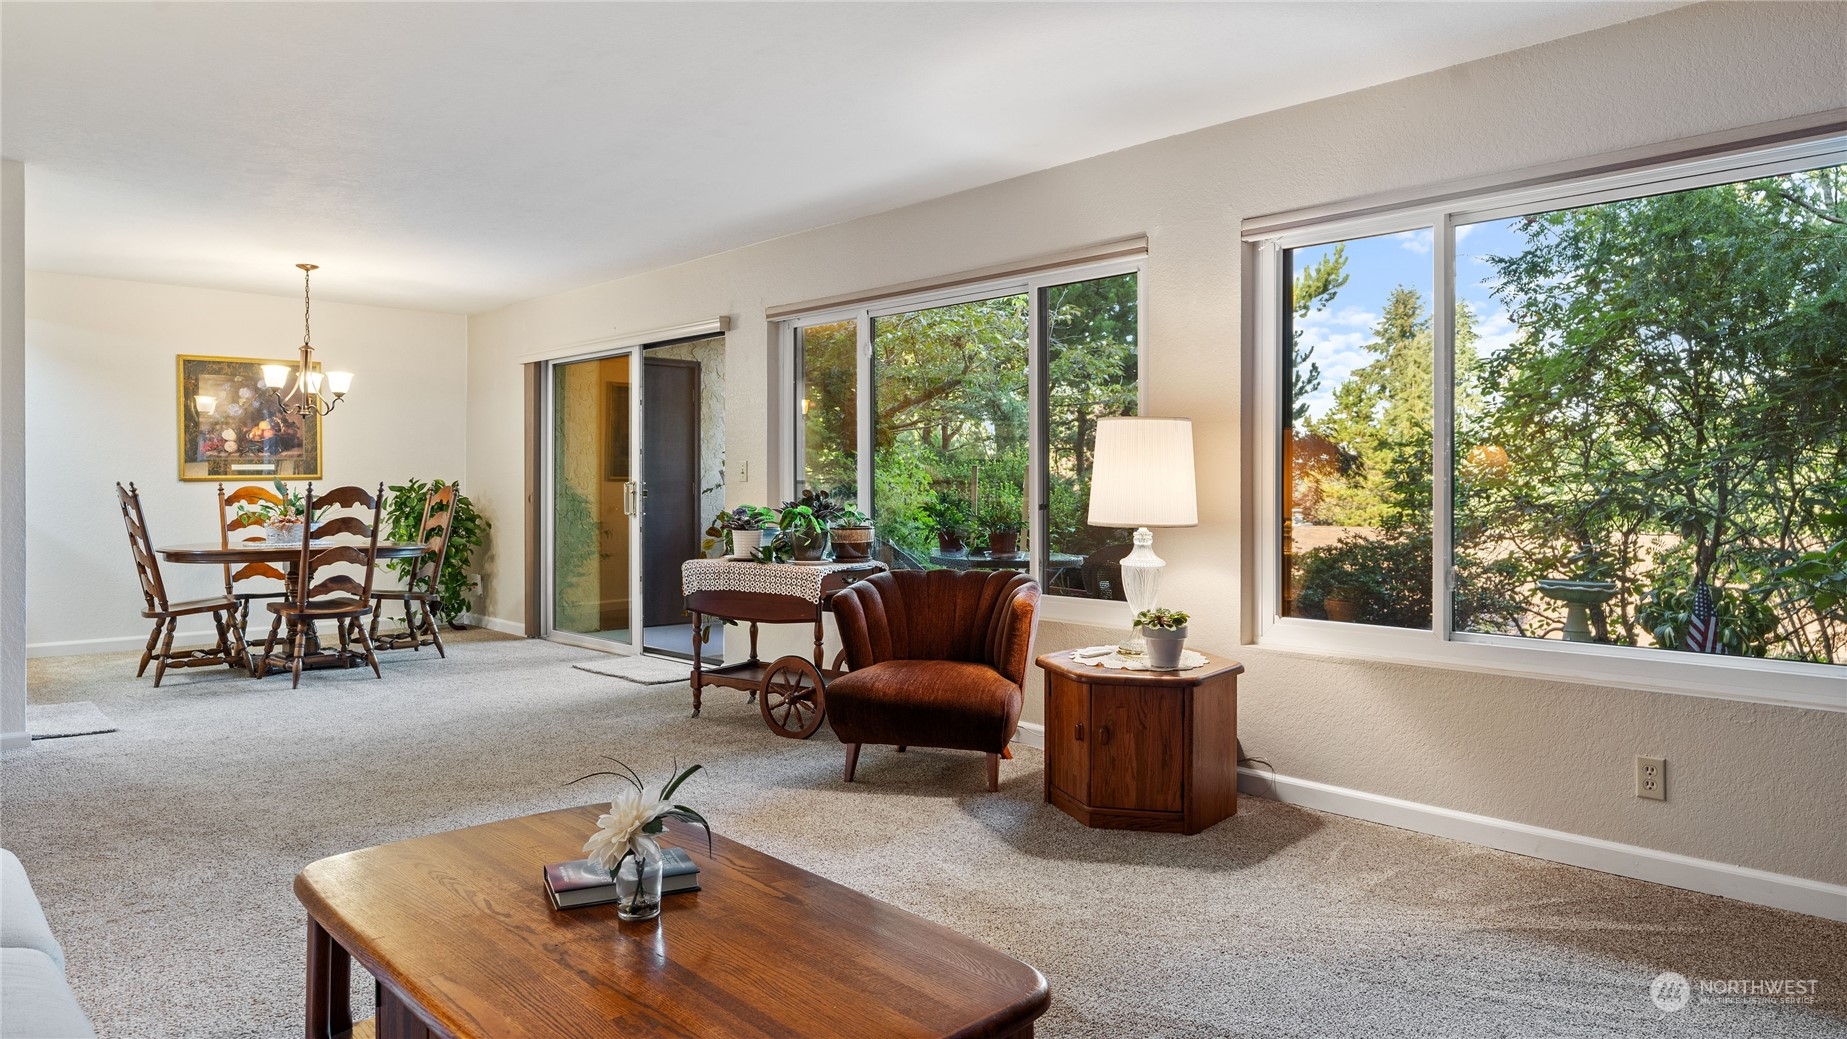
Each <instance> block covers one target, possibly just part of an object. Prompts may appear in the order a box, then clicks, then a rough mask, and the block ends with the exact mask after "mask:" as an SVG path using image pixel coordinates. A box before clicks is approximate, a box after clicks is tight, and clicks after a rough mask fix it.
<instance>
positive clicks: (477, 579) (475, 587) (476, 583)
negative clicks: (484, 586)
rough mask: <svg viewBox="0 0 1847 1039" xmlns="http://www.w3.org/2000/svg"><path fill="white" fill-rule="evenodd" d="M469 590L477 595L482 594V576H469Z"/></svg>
mask: <svg viewBox="0 0 1847 1039" xmlns="http://www.w3.org/2000/svg"><path fill="white" fill-rule="evenodd" d="M468 590H469V591H470V592H472V593H473V594H475V595H480V594H481V575H480V574H469V575H468Z"/></svg>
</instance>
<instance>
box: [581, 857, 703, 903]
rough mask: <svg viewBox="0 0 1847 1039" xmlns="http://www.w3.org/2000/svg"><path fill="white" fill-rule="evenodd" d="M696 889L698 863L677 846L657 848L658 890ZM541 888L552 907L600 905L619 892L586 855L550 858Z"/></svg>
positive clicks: (618, 895) (607, 875)
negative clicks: (551, 861) (582, 856)
mask: <svg viewBox="0 0 1847 1039" xmlns="http://www.w3.org/2000/svg"><path fill="white" fill-rule="evenodd" d="M697 890H699V865H698V864H697V863H695V862H694V861H693V857H692V856H691V855H688V854H686V852H685V851H683V850H681V849H679V848H662V849H661V894H662V895H672V894H676V893H678V892H681V891H697ZM545 892H546V894H548V895H550V896H551V899H552V908H554V909H577V908H580V907H582V906H600V905H602V904H603V903H605V902H614V901H616V900H617V899H619V898H621V897H622V896H621V895H620V894H619V893H618V892H617V890H616V881H615V878H613V877H611V876H610V875H609V871H608V870H606V869H604V868H603V867H602V865H601V864H600V863H596V862H592V861H590V860H589V859H577V860H574V861H572V862H554V863H552V864H551V865H549V866H547V867H545Z"/></svg>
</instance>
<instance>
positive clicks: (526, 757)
mask: <svg viewBox="0 0 1847 1039" xmlns="http://www.w3.org/2000/svg"><path fill="white" fill-rule="evenodd" d="M593 659H594V656H593V655H592V654H589V653H587V652H586V651H581V650H574V649H568V648H565V647H560V646H556V645H551V644H547V643H540V642H524V641H486V640H482V639H473V640H470V639H458V640H457V641H456V642H455V643H454V644H453V645H452V648H451V650H450V654H449V659H448V660H447V661H442V660H438V659H437V658H436V656H435V654H433V653H429V652H424V653H420V654H411V653H408V652H399V653H391V654H387V655H385V658H384V660H385V665H384V666H385V675H386V680H385V681H382V682H381V681H377V680H375V679H373V678H372V677H371V675H370V673H369V672H358V671H354V672H344V673H322V674H314V675H308V676H304V678H303V681H302V688H301V689H300V690H299V691H297V692H291V691H290V690H289V687H288V683H287V682H285V681H280V680H276V679H271V680H268V681H265V682H253V681H250V680H249V679H246V678H239V677H237V676H235V675H232V674H230V673H228V672H218V671H197V670H195V671H185V672H180V673H179V674H176V675H173V676H172V677H170V678H169V679H168V680H167V683H166V684H165V686H164V687H163V688H161V689H159V690H156V689H154V688H153V687H152V685H151V683H149V682H148V681H146V680H142V681H136V680H135V679H133V678H132V677H131V676H132V673H133V658H132V657H130V656H126V655H116V656H107V657H86V658H57V659H47V660H38V661H33V662H32V674H31V677H32V683H33V696H34V698H35V699H38V700H41V701H42V702H47V703H49V702H63V701H75V700H91V701H94V702H95V703H96V704H97V705H98V706H99V707H100V708H101V709H102V710H104V711H105V712H106V713H107V714H108V715H109V717H110V718H111V719H112V720H114V721H115V723H116V724H117V725H118V726H119V727H120V731H119V732H116V733H112V734H109V735H106V736H97V737H89V738H84V739H67V740H49V741H41V742H40V743H38V744H36V745H35V746H34V747H33V748H32V750H31V751H30V752H27V753H26V754H24V755H22V756H20V757H18V758H16V759H13V760H9V761H8V762H7V763H6V764H5V767H4V769H3V770H0V795H3V797H4V819H3V822H4V839H5V843H6V844H7V846H9V847H11V848H13V849H14V850H15V851H17V852H18V854H19V855H20V857H21V858H22V859H23V860H24V861H25V863H26V867H27V869H28V870H30V871H31V872H32V874H33V876H34V877H35V878H36V883H37V887H38V890H39V893H40V896H41V897H42V898H43V900H44V902H45V906H46V912H47V914H48V915H49V916H50V918H51V923H52V926H53V927H54V928H55V929H56V930H57V932H58V934H59V935H60V936H61V937H62V938H63V940H64V943H65V946H66V948H67V950H68V952H69V959H70V972H71V981H72V984H73V985H74V986H75V988H76V991H77V994H78V996H79V998H80V999H82V1001H83V1003H84V1005H85V1007H86V1008H87V1009H88V1010H89V1011H90V1013H91V1014H92V1015H93V1016H94V1017H95V1019H96V1023H97V1026H98V1029H99V1031H100V1032H101V1033H102V1034H103V1035H104V1036H108V1037H117V1039H130V1037H133V1039H155V1037H162V1036H212V1037H218V1036H224V1037H230V1036H277V1037H282V1036H290V1037H293V1036H298V1035H300V1034H301V1028H302V1025H301V1019H302V1018H301V1015H302V982H303V977H302V976H303V916H302V912H301V909H300V907H299V906H298V905H297V904H296V902H295V900H294V898H293V896H292V894H291V893H290V889H289V883H290V879H291V878H292V876H293V874H294V873H295V871H296V870H298V869H299V868H300V867H301V866H302V865H304V864H306V863H308V862H311V861H313V860H314V859H317V858H320V857H322V856H325V855H330V854H333V853H336V852H341V851H347V850H350V849H353V848H358V847H364V846H366V845H371V844H377V843H380V842H384V841H390V840H395V839H399V838H403V837H409V836H413V835H416V834H422V833H429V832H433V831H438V830H443V829H448V828H452V827H457V826H463V825H467V824H471V823H477V822H484V821H488V820H492V819H499V818H505V817H508V816H514V815H519V814H523V813H527V812H534V811H539V810H542V809H548V808H554V807H559V806H564V805H570V804H577V803H583V802H587V801H590V800H594V799H595V791H594V790H593V789H588V788H587V787H586V786H577V787H571V788H569V789H567V788H566V787H565V783H566V782H567V781H568V780H571V779H573V778H576V777H577V776H579V775H582V774H584V773H586V772H589V771H592V770H594V769H596V768H598V767H599V766H600V765H601V764H602V762H601V759H600V755H604V754H609V755H614V756H616V757H620V758H622V759H624V760H626V761H628V762H629V763H631V764H633V765H635V766H636V767H637V768H639V769H640V770H641V771H642V772H643V773H644V774H646V775H648V776H649V777H650V778H655V777H660V776H662V775H663V774H664V773H665V771H666V770H667V769H668V767H669V766H670V764H671V763H672V761H674V760H675V759H676V758H677V759H678V760H679V761H681V762H693V761H697V762H703V763H705V764H706V765H707V771H706V772H704V773H701V774H700V775H699V776H698V777H697V778H695V779H694V780H693V781H692V782H691V783H690V784H689V785H688V786H687V787H686V788H685V789H684V791H683V793H684V797H685V798H686V800H687V801H688V802H689V803H691V804H693V805H695V806H697V807H699V808H701V809H702V810H704V811H705V812H706V814H707V815H708V816H710V817H711V819H712V820H713V823H714V825H715V826H716V827H718V828H719V829H720V830H722V831H723V832H725V833H727V834H729V835H731V836H732V837H734V838H737V839H739V840H742V841H744V842H746V843H749V844H752V845H755V846H756V847H758V848H761V849H763V850H764V851H767V852H769V853H771V854H774V855H779V856H782V857H784V858H787V859H789V860H791V861H793V862H795V863H797V864H799V865H801V866H804V867H807V868H809V869H812V870H814V871H816V872H818V873H821V874H823V875H825V876H828V877H831V878H832V879H834V880H837V881H840V882H841V883H844V884H848V885H851V886H853V887H856V888H859V889H861V890H864V891H867V892H869V893H871V894H873V895H875V896H877V897H879V898H883V899H886V900H888V901H890V902H893V903H895V904H897V905H900V906H903V907H904V908H906V909H909V910H912V911H913V912H917V913H920V914H922V915H924V916H926V917H929V918H931V919H933V920H937V921H940V922H942V923H944V924H947V925H948V926H950V927H953V928H955V929H956V930H958V931H961V932H962V933H964V934H968V935H971V936H974V937H976V938H979V939H981V940H983V941H986V942H989V943H991V944H993V945H995V946H997V947H999V948H1001V949H1004V950H1006V951H1007V952H1009V953H1011V954H1013V955H1015V956H1018V957H1020V958H1021V959H1024V960H1026V961H1028V962H1030V963H1032V964H1034V965H1036V966H1038V967H1039V968H1040V969H1041V970H1042V971H1044V972H1045V974H1046V976H1047V977H1048V978H1049V979H1050V981H1051V987H1052V999H1053V1003H1052V1009H1051V1011H1050V1013H1048V1014H1047V1015H1046V1017H1045V1018H1044V1019H1043V1020H1042V1021H1041V1023H1040V1031H1039V1034H1040V1035H1041V1036H1044V1037H1048V1039H1056V1037H1065V1036H1096V1037H1109V1039H1119V1037H1180V1036H1257V1037H1282V1036H1303V1037H1307V1036H1355V1037H1374V1036H1488V1035H1492V1036H1627V1035H1680V1036H1745V1035H1755V1036H1824V1035H1833V1036H1838V1035H1842V1034H1847V926H1844V925H1840V924H1833V923H1827V922H1824V921H1820V920H1816V919H1812V918H1808V917H1802V916H1797V915H1794V914H1790V913H1783V912H1778V911H1775V910H1768V909H1760V908H1755V907H1752V906H1747V905H1743V904H1740V903H1736V902H1730V901H1726V900H1724V899H1719V898H1713V897H1709V896H1704V895H1696V894H1689V893H1686V892H1681V891H1676V890H1673V889H1669V888H1662V887H1655V886H1652V885H1648V884H1643V883H1639V882H1636V881H1630V880H1623V879H1620V878H1617V877H1611V876H1607V875H1604V874H1599V873H1593V872H1589V871H1584V870H1578V869H1573V868H1571V867H1566V866H1559V865H1555V864H1551V863H1547V862H1542V861H1539V860H1535V859H1527V858H1522V857H1519V856H1515V855H1509V854H1504V853H1501V852H1494V851H1488V850H1484V849H1480V848H1476V847H1473V846H1470V845H1467V844H1460V843H1456V842H1452V841H1445V840H1440V839H1437V838H1433V837H1426V836H1423V835H1420V834H1415V833H1410V832H1407V831H1403V830H1395V829H1391V828H1389V827H1384V826H1377V825H1372V824H1369V823H1362V822H1356V821H1353V820H1349V819H1343V818H1340V817H1338V816H1329V815H1321V814H1318V813H1315V812H1311V811H1306V810H1302V809H1298V808H1292V807H1288V806H1285V805H1280V804H1276V803H1274V802H1269V801H1264V800H1259V799H1256V798H1246V799H1245V800H1244V801H1243V802H1242V805H1241V809H1242V810H1241V811H1240V814H1239V815H1238V816H1237V817H1236V818H1234V819H1231V820H1228V821H1227V822H1225V823H1222V824H1220V825H1219V826H1217V827H1215V828H1213V829H1212V830H1210V831H1208V832H1206V833H1204V834H1200V835H1198V836H1196V837H1176V836H1162V835H1144V834H1133V833H1109V832H1101V831H1091V830H1086V829H1084V828H1082V827H1080V826H1079V825H1077V824H1076V823H1075V822H1073V821H1072V820H1070V819H1068V818H1066V817H1065V816H1064V815H1062V814H1060V813H1058V812H1056V811H1054V810H1052V809H1050V808H1049V807H1048V806H1046V805H1044V804H1043V803H1041V799H1040V792H1041V786H1040V784H1041V777H1042V772H1041V766H1042V758H1041V757H1040V756H1039V755H1038V754H1036V753H1032V752H1027V753H1022V754H1021V755H1020V757H1019V759H1018V760H1016V761H1012V762H1005V763H1003V765H1002V781H1003V786H1002V790H1001V792H1000V793H998V794H989V793H987V792H986V790H985V788H984V783H983V764H982V759H981V758H980V756H979V755H973V754H952V753H947V752H932V751H914V752H912V753H909V754H905V755H896V754H893V753H891V752H890V751H886V750H868V752H867V755H866V757H865V758H864V759H862V761H861V763H860V769H859V773H860V779H861V782H859V783H856V784H854V785H852V786H846V785H844V784H842V783H841V782H840V781H839V769H840V746H839V744H838V743H837V742H835V741H834V740H833V738H832V737H831V735H830V734H829V733H828V732H827V731H826V730H825V729H824V730H823V731H822V732H821V733H819V734H817V736H816V737H815V738H814V739H813V740H811V741H808V742H806V743H797V742H793V741H790V740H785V739H780V738H777V737H774V736H772V735H771V734H770V733H769V732H768V731H767V730H765V728H764V727H763V724H762V722H761V721H760V720H759V719H758V717H757V712H756V709H755V708H754V707H747V706H746V705H745V703H744V697H743V694H741V693H733V692H730V691H723V690H720V691H715V692H714V693H712V694H711V695H709V696H708V697H707V701H706V711H705V715H704V717H702V718H697V719H694V718H691V717H689V713H690V712H689V701H690V695H689V692H688V690H687V689H686V687H685V686H684V685H662V686H652V687H640V686H634V685H629V684H626V683H621V682H614V681H611V680H610V679H608V678H603V677H599V676H596V675H592V674H587V673H585V672H582V671H578V670H576V669H574V668H573V666H572V665H573V664H575V663H582V662H586V661H590V660H593ZM536 872H537V871H536V869H535V875H536ZM533 897H535V898H537V897H540V896H539V893H538V892H537V890H536V889H535V891H534V895H533ZM764 969H765V970H766V971H769V972H774V973H775V974H776V975H777V976H778V977H786V976H787V973H788V972H789V971H790V970H791V969H793V970H795V971H796V972H798V974H799V971H801V970H808V969H823V966H822V965H813V964H798V965H792V966H791V965H782V964H774V965H772V964H766V965H765V968H764ZM1668 970H1672V971H1678V972H1679V973H1681V974H1684V975H1686V976H1687V977H1689V978H1692V979H1696V980H1697V979H1733V978H1736V979H1764V978H1818V979H1820V982H1821V984H1820V997H1821V1001H1820V1002H1818V1003H1816V1004H1812V1005H1790V1004H1783V1003H1777V1002H1774V1001H1770V1000H1765V999H1756V998H1746V999H1742V1000H1739V1001H1737V1002H1731V1003H1727V1002H1721V1001H1718V1000H1714V999H1711V998H1704V997H1701V996H1698V995H1696V996H1695V997H1694V1001H1693V1003H1692V1004H1691V1005H1690V1006H1688V1007H1687V1008H1686V1009H1683V1010H1680V1011H1678V1012H1675V1013H1672V1014H1665V1015H1664V1014H1663V1013H1662V1012H1661V1011H1660V1010H1658V1009H1657V1008H1656V1007H1655V1005H1654V1004H1653V1003H1652V1002H1651V1001H1650V999H1649V994H1648V988H1649V983H1650V981H1651V980H1652V979H1654V978H1655V976H1656V975H1658V974H1660V973H1661V972H1663V971H1668ZM356 987H358V988H362V989H363V985H356ZM586 1039H591V1037H586Z"/></svg>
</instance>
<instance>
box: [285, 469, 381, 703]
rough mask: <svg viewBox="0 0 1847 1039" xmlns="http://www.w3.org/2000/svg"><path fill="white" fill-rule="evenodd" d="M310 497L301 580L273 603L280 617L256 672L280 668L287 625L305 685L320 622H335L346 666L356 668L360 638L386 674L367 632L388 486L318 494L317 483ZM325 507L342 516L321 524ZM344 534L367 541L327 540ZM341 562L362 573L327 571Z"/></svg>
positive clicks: (297, 682) (290, 660)
mask: <svg viewBox="0 0 1847 1039" xmlns="http://www.w3.org/2000/svg"><path fill="white" fill-rule="evenodd" d="M305 497H306V501H305V505H304V508H303V511H302V515H304V516H306V517H307V520H306V522H305V523H304V524H303V527H304V528H305V529H304V530H303V531H302V539H301V556H300V557H299V558H298V559H297V560H296V563H295V575H294V578H295V579H294V581H293V582H291V587H290V590H289V594H288V595H287V596H286V597H284V598H283V600H282V601H281V602H272V603H270V604H269V612H270V613H271V614H273V615H274V619H273V620H271V621H270V625H269V638H268V639H267V640H266V641H265V642H264V644H263V656H262V659H261V660H260V661H259V662H258V663H257V664H256V665H255V666H254V667H253V670H255V671H256V673H257V676H258V677H259V678H260V677H262V676H264V675H266V674H268V673H269V671H270V669H271V668H272V667H275V666H280V664H279V662H278V661H276V654H275V651H276V639H277V637H278V635H280V634H281V633H282V630H283V625H284V624H285V623H286V625H287V627H288V655H287V657H285V658H284V659H285V660H286V661H287V665H288V668H289V670H290V671H292V672H293V673H294V676H295V677H294V682H293V683H292V684H291V688H300V686H301V667H302V662H303V661H304V659H305V658H306V657H307V656H308V654H309V652H310V645H311V643H314V642H316V641H317V640H318V635H317V633H316V632H315V630H314V625H315V622H317V621H332V622H334V625H335V627H336V629H337V630H338V632H339V636H340V649H339V651H338V653H337V657H338V659H339V660H340V661H341V662H342V663H343V664H344V666H346V667H352V666H353V663H354V661H355V659H357V657H356V655H355V653H354V652H353V643H355V642H357V643H358V644H359V648H360V649H361V650H363V651H364V653H365V657H364V659H365V662H366V663H368V664H370V665H372V673H373V674H374V675H376V676H378V677H379V678H383V677H385V676H384V674H383V672H381V671H379V669H378V657H377V655H376V654H374V653H373V652H372V642H371V640H370V639H369V638H367V636H366V629H365V624H364V621H365V619H366V617H367V616H368V615H369V614H371V612H372V573H373V570H374V568H375V566H376V564H377V562H378V531H379V522H380V520H381V519H382V518H383V511H384V503H385V485H384V484H379V487H378V490H377V491H376V492H374V491H368V490H366V489H365V488H364V487H336V488H334V489H333V490H331V491H328V492H326V493H324V494H321V495H318V496H317V495H316V494H315V493H314V485H313V484H309V485H308V490H307V493H306V496H305ZM368 509H369V510H371V512H370V522H367V519H366V516H367V513H366V510H368ZM323 511H332V512H337V513H338V514H337V515H335V516H333V518H331V519H328V520H327V521H325V522H320V516H321V513H322V512H323ZM341 536H346V537H352V538H360V539H363V540H361V541H357V542H346V543H340V544H328V543H327V540H326V539H328V538H334V537H341ZM339 566H355V567H358V568H359V570H360V574H361V576H360V577H354V576H352V575H351V574H348V573H326V574H324V573H322V571H324V570H326V569H327V568H329V567H339Z"/></svg>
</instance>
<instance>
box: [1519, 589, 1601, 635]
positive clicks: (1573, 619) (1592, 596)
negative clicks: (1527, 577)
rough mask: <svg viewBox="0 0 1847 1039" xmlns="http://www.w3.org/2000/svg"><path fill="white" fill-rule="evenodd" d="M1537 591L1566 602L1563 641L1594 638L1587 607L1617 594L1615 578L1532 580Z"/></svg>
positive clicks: (1549, 597) (1599, 603)
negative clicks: (1611, 579) (1597, 579)
mask: <svg viewBox="0 0 1847 1039" xmlns="http://www.w3.org/2000/svg"><path fill="white" fill-rule="evenodd" d="M1533 585H1534V587H1536V588H1538V589H1539V594H1540V595H1543V596H1545V597H1546V598H1548V599H1554V600H1557V601H1558V602H1562V603H1564V604H1565V641H1567V642H1594V641H1596V640H1595V639H1594V638H1593V637H1592V636H1591V630H1590V608H1591V607H1592V606H1600V605H1602V604H1604V603H1606V602H1609V601H1610V599H1611V598H1612V597H1613V596H1615V594H1616V582H1615V581H1567V580H1561V579H1558V578H1545V579H1543V580H1539V581H1535V582H1533Z"/></svg>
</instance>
